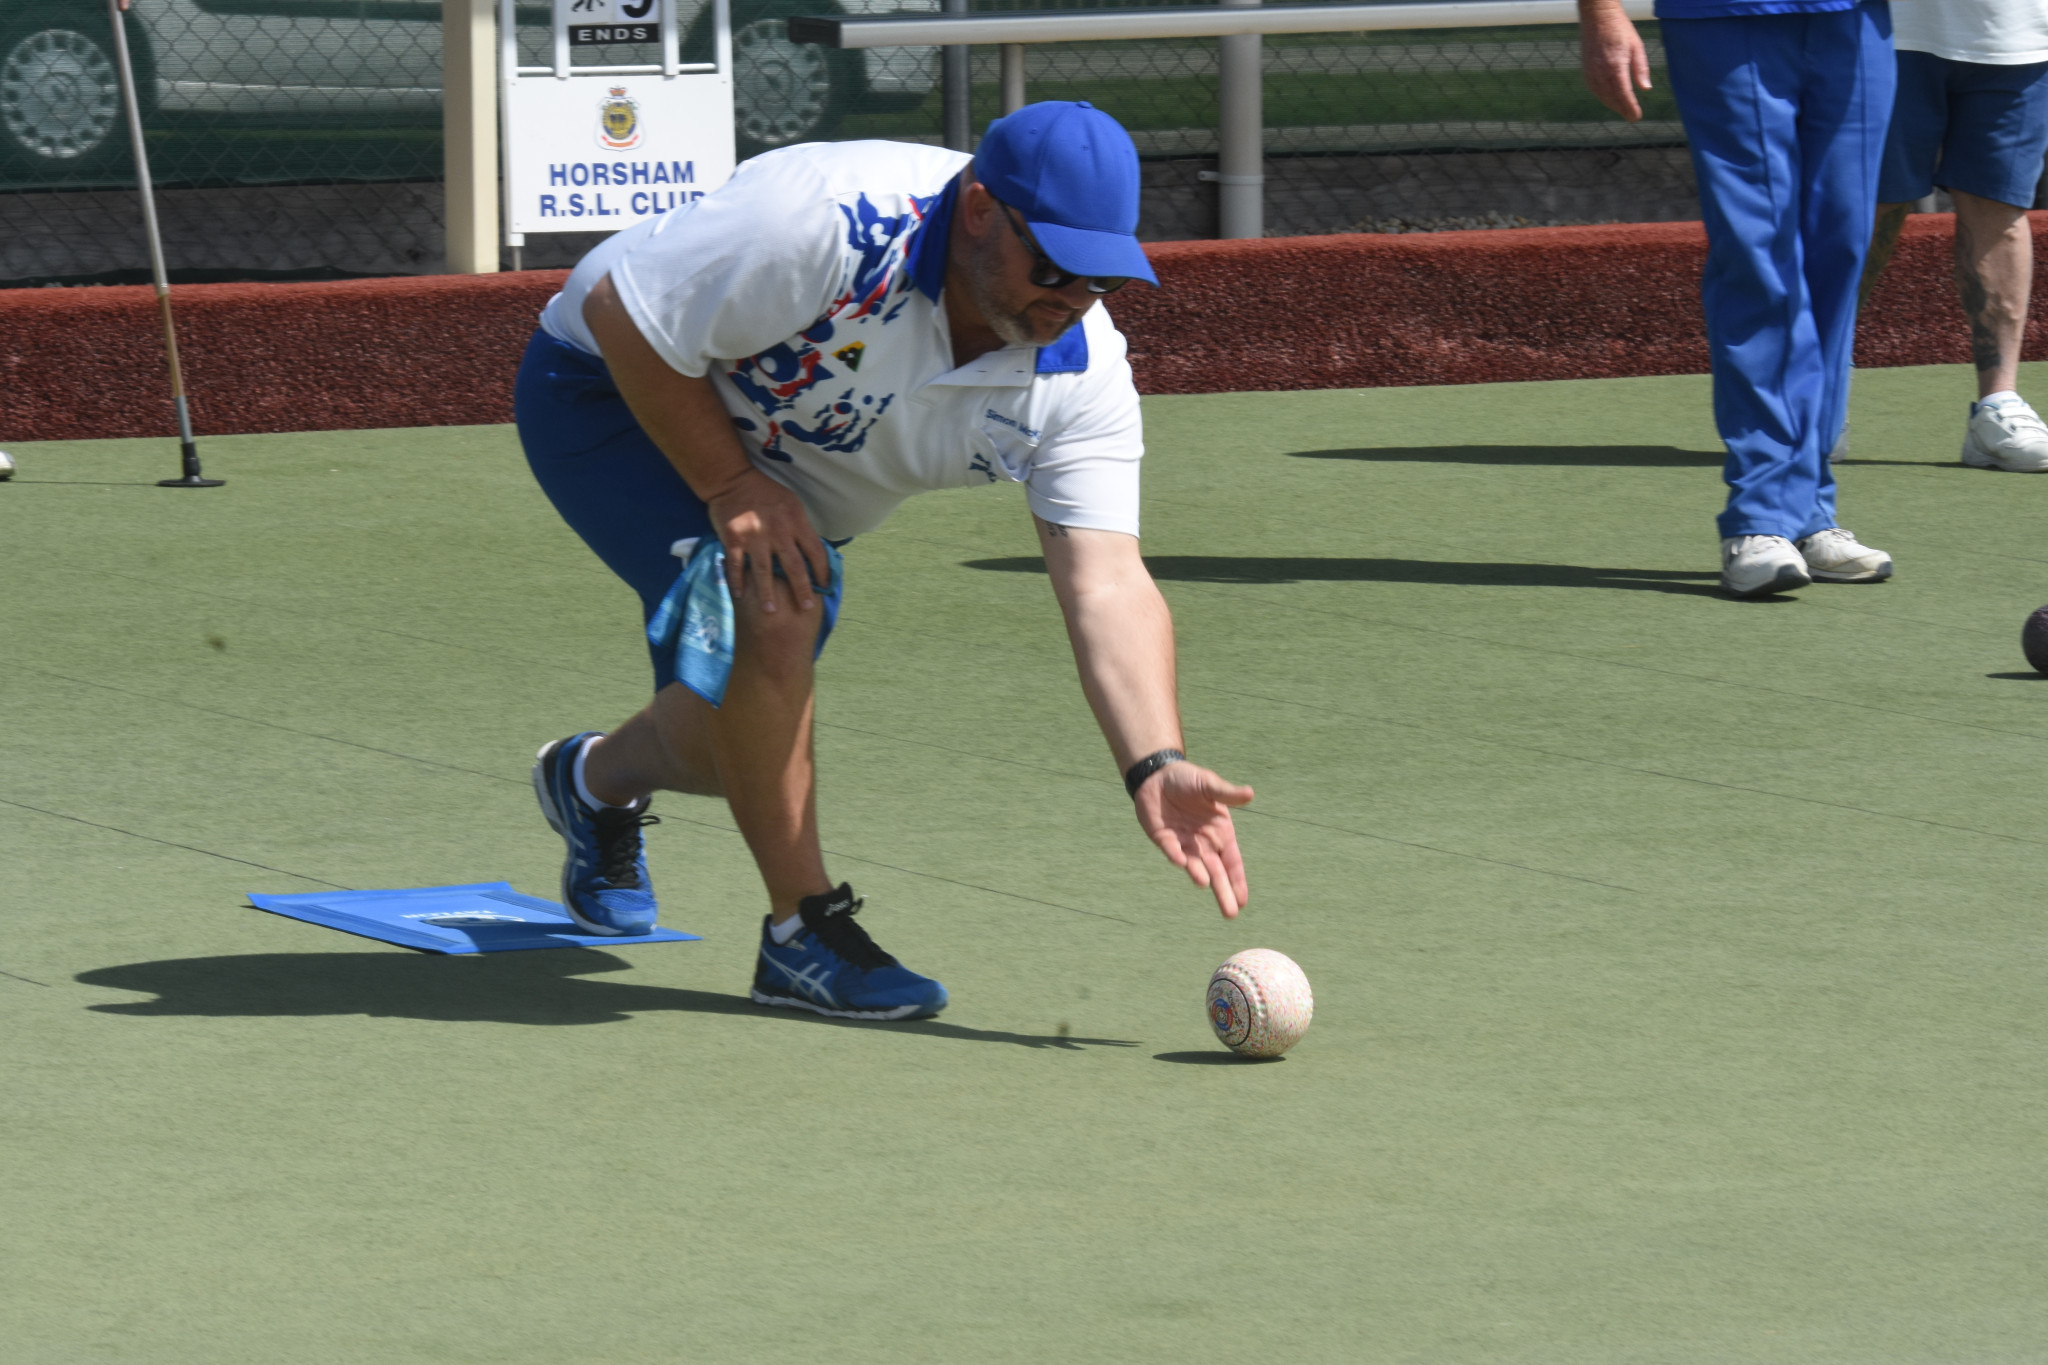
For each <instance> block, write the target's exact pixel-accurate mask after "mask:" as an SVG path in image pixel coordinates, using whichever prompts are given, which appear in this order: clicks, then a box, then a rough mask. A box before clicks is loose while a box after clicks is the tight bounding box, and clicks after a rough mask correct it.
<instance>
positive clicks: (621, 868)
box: [591, 806, 661, 887]
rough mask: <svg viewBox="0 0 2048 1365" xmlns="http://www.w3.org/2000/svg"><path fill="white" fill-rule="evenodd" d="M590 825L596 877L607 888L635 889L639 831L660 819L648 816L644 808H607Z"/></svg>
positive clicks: (638, 865)
mask: <svg viewBox="0 0 2048 1365" xmlns="http://www.w3.org/2000/svg"><path fill="white" fill-rule="evenodd" d="M591 822H592V823H593V824H594V825H596V827H597V868H598V875H599V876H600V877H602V878H603V879H604V881H605V883H606V884H607V885H609V886H619V887H625V886H638V885H639V884H640V831H641V830H643V829H645V828H646V827H647V826H649V825H658V824H660V823H661V817H660V816H659V815H649V814H648V813H647V808H646V807H645V806H641V807H640V808H639V809H637V810H635V809H634V808H633V807H631V806H609V807H606V808H605V809H603V810H599V811H596V812H594V813H593V815H592V817H591Z"/></svg>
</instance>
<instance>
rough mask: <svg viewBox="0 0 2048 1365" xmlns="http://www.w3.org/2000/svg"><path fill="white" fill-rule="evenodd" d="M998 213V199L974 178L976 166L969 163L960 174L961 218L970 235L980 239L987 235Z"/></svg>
mask: <svg viewBox="0 0 2048 1365" xmlns="http://www.w3.org/2000/svg"><path fill="white" fill-rule="evenodd" d="M996 212H997V210H996V197H995V196H994V195H992V194H990V193H989V192H988V187H987V186H986V185H983V184H982V183H981V182H980V181H979V180H976V179H975V178H974V166H973V164H972V163H969V165H968V167H967V169H966V170H965V171H962V172H961V174H960V216H961V219H962V225H963V226H964V227H966V229H967V233H968V235H969V236H970V237H980V236H982V235H984V234H985V233H987V232H988V230H989V225H990V224H991V223H992V222H993V221H994V220H995V215H996Z"/></svg>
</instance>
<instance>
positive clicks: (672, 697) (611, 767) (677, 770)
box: [583, 683, 725, 806]
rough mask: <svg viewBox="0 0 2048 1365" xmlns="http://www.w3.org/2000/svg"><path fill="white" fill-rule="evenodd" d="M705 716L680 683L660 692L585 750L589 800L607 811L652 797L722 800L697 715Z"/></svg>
mask: <svg viewBox="0 0 2048 1365" xmlns="http://www.w3.org/2000/svg"><path fill="white" fill-rule="evenodd" d="M710 710H711V708H710V707H709V706H706V705H705V704H704V700H703V698H701V697H699V696H698V695H697V694H696V693H694V692H692V691H691V690H690V689H689V688H687V687H685V686H683V685H682V684H681V683H670V684H669V685H668V686H667V687H664V688H662V689H661V691H659V692H657V693H655V695H654V700H653V701H651V702H649V703H648V704H647V706H646V707H645V708H644V709H643V710H642V711H641V712H640V714H638V715H636V716H634V717H633V718H632V719H631V720H629V721H627V722H626V723H625V724H623V725H621V726H618V727H617V728H616V729H614V730H613V731H612V732H611V733H610V734H608V735H606V736H605V737H604V738H603V739H600V740H598V741H596V742H595V743H594V744H592V745H591V746H590V757H589V758H587V759H585V760H584V767H583V780H584V782H585V783H586V784H588V785H589V787H590V794H591V795H592V796H595V797H596V798H597V799H598V800H600V801H603V802H605V803H606V804H608V805H613V806H625V805H630V804H632V803H633V802H635V801H638V800H639V799H640V798H641V797H643V796H647V795H649V794H651V793H653V792H658V791H668V792H688V793H689V794H690V795H692V796H723V795H724V794H725V792H724V789H723V788H721V787H720V786H719V785H718V768H717V765H716V763H715V762H714V761H713V759H712V756H711V727H710V723H709V722H708V721H706V720H705V719H703V717H702V716H701V715H699V714H698V713H699V712H708V711H710Z"/></svg>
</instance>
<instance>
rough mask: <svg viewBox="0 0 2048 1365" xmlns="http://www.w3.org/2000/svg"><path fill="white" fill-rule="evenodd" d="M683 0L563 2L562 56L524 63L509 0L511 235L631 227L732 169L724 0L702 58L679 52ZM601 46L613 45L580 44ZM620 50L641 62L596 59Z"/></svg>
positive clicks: (558, 47)
mask: <svg viewBox="0 0 2048 1365" xmlns="http://www.w3.org/2000/svg"><path fill="white" fill-rule="evenodd" d="M677 3H678V0H555V5H554V24H553V32H552V35H551V36H552V38H553V42H552V44H551V48H552V52H551V55H552V57H553V60H552V62H550V63H549V64H548V65H545V66H541V65H533V64H530V62H531V58H530V57H529V58H527V59H525V61H522V58H521V54H520V46H521V45H520V42H519V32H518V28H517V26H516V22H515V18H516V16H515V13H514V0H501V3H500V8H499V26H500V29H499V53H500V70H501V72H502V75H503V80H504V93H505V98H504V101H503V108H504V119H505V136H504V139H503V142H504V157H505V176H504V187H505V241H506V244H507V245H509V246H514V247H517V246H521V245H523V244H524V243H525V240H526V234H527V233H530V232H613V231H616V230H618V229H619V228H623V227H631V226H632V225H633V224H634V223H637V222H640V221H642V220H643V219H646V218H651V217H653V216H654V215H655V214H658V213H666V212H667V211H668V210H670V209H672V208H677V207H680V206H681V205H684V204H687V203H690V202H692V201H693V200H697V199H702V198H703V197H704V196H705V195H706V194H708V193H709V192H710V191H712V190H714V189H716V188H717V187H718V186H720V185H722V184H724V183H725V182H726V180H727V179H729V178H730V177H731V176H732V169H733V158H734V151H733V112H732V22H731V17H730V14H729V13H728V10H727V0H712V18H713V33H714V35H715V40H714V46H713V57H714V60H713V61H710V62H694V63H685V62H683V61H681V60H680V57H679V47H680V36H679V35H680V32H681V27H682V24H681V17H680V15H679V14H678V13H677V9H676V6H677ZM693 8H694V7H693ZM529 32H531V30H529ZM536 36H537V35H536ZM592 47H603V48H606V49H607V50H606V51H605V52H602V53H595V52H587V53H583V54H578V53H577V52H576V51H575V49H578V48H592ZM622 48H623V55H628V56H634V57H639V58H640V61H638V62H637V63H626V64H598V63H600V62H601V60H602V58H604V57H609V56H616V55H621V49H622ZM528 51H529V52H531V51H532V45H531V44H530V43H529V46H528ZM578 55H582V56H584V57H586V58H588V59H591V60H586V61H584V62H581V63H579V62H577V61H576V60H575V58H576V57H577V56H578ZM650 58H652V59H655V60H650Z"/></svg>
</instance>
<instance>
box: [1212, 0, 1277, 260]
mask: <svg viewBox="0 0 2048 1365" xmlns="http://www.w3.org/2000/svg"><path fill="white" fill-rule="evenodd" d="M1222 3H1223V5H1224V6H1225V7H1227V8H1231V9H1249V8H1256V7H1257V6H1258V4H1259V0H1222ZM1263 41H1264V40H1263V39H1262V38H1261V37H1260V36H1259V35H1258V34H1256V33H1235V34H1230V35H1228V36H1225V37H1222V38H1218V39H1217V40H1216V45H1217V47H1218V49H1219V51H1218V53H1217V56H1218V58H1219V63H1218V65H1219V68H1220V69H1219V71H1218V73H1217V77H1216V99H1217V104H1218V106H1219V109H1218V118H1217V124H1218V127H1217V133H1218V138H1217V149H1216V151H1217V155H1216V183H1217V193H1216V204H1217V215H1216V218H1217V236H1219V237H1263V236H1265V235H1266V166H1265V162H1266V110H1265V94H1264V90H1263V89H1262V86H1263V81H1262V79H1261V76H1262V73H1261V70H1260V65H1261V61H1262V54H1261V51H1260V48H1261V45H1262V43H1263Z"/></svg>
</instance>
